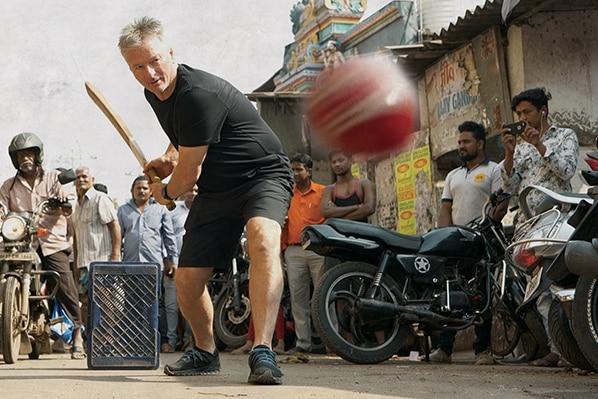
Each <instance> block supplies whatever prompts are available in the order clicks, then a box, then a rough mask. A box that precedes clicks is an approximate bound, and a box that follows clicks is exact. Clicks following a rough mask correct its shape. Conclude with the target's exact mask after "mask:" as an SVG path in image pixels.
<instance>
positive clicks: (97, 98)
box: [85, 82, 176, 211]
mask: <svg viewBox="0 0 598 399" xmlns="http://www.w3.org/2000/svg"><path fill="white" fill-rule="evenodd" d="M85 89H86V90H87V94H88V95H89V97H90V98H91V99H92V101H93V102H94V103H95V104H96V105H97V106H98V108H100V110H101V111H102V112H103V113H104V115H106V117H107V118H108V120H109V121H110V122H111V123H112V125H113V126H114V127H115V128H116V130H117V131H118V133H120V136H121V137H122V138H123V140H124V141H125V143H127V145H128V146H129V148H130V149H131V152H133V155H135V158H137V161H138V162H139V164H140V165H141V167H142V168H145V165H147V159H145V155H143V152H142V151H141V148H139V145H138V144H137V142H136V141H135V138H134V137H133V134H132V133H131V131H130V130H129V128H127V125H125V122H124V121H123V120H122V118H121V117H120V116H119V115H118V114H117V113H116V112H114V110H113V109H112V107H110V105H109V104H108V101H107V100H106V98H105V97H104V95H103V94H102V93H101V92H100V91H99V90H98V89H97V88H95V87H94V86H93V85H92V84H91V83H89V82H85ZM147 175H148V176H149V177H150V179H152V182H154V183H161V182H162V179H160V177H159V176H158V175H157V174H156V171H155V170H153V169H150V170H148V171H147ZM166 208H168V210H170V211H171V210H173V209H174V208H176V204H175V203H174V201H170V202H169V203H168V204H167V205H166Z"/></svg>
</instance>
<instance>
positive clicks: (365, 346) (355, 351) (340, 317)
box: [312, 262, 409, 364]
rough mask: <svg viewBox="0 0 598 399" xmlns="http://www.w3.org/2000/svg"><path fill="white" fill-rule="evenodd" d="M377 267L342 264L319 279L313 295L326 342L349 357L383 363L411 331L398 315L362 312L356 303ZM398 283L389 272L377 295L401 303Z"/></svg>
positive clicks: (316, 318) (318, 326) (316, 321)
mask: <svg viewBox="0 0 598 399" xmlns="http://www.w3.org/2000/svg"><path fill="white" fill-rule="evenodd" d="M375 273H376V268H375V267H374V266H372V265H368V264H365V263H357V262H348V263H342V264H339V265H337V266H335V267H333V268H331V269H330V270H328V271H327V272H326V273H325V274H324V275H323V276H322V277H321V278H320V280H319V282H318V286H317V287H316V289H315V291H314V296H313V298H312V318H313V321H314V325H315V326H316V330H317V331H318V334H319V335H320V337H321V338H322V340H323V341H324V343H325V344H326V345H327V346H328V347H329V348H330V349H332V350H333V351H334V352H335V353H336V354H337V355H339V356H340V357H342V358H343V359H345V360H348V361H350V362H353V363H359V364H373V363H379V362H382V361H384V360H387V359H389V358H390V357H391V356H393V355H394V354H396V353H397V352H398V350H399V349H400V348H401V346H402V345H403V343H404V341H405V340H406V338H407V335H408V333H409V325H408V324H406V323H404V322H402V320H401V319H400V318H399V317H398V316H388V315H384V316H383V315H377V314H376V313H375V312H370V314H367V315H364V314H358V313H357V312H355V310H354V307H353V304H354V302H355V299H356V298H358V297H362V296H363V295H364V293H365V292H366V291H367V289H368V288H369V287H370V285H371V284H372V281H373V276H374V274H375ZM396 290H397V284H396V283H395V282H394V281H393V280H392V279H391V278H390V277H389V276H385V278H384V279H383V281H382V284H381V290H380V293H379V294H378V295H377V297H376V299H377V300H381V301H384V302H387V303H392V304H399V298H398V295H397V294H396Z"/></svg>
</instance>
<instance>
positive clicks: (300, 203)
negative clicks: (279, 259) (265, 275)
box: [282, 154, 325, 354]
mask: <svg viewBox="0 0 598 399" xmlns="http://www.w3.org/2000/svg"><path fill="white" fill-rule="evenodd" d="M312 168H313V161H312V159H311V157H310V156H308V155H306V154H297V155H295V156H294V157H293V158H291V170H292V171H293V179H294V180H295V188H294V190H293V198H292V199H291V205H290V207H289V212H288V218H287V222H286V224H285V226H284V228H283V231H282V248H283V251H284V260H285V262H286V271H287V281H288V284H289V292H290V294H291V309H292V312H293V320H294V322H295V336H296V339H297V340H296V343H295V348H293V349H291V350H289V352H290V353H291V354H293V353H295V352H304V353H308V352H310V351H311V344H312V342H311V338H312V328H311V311H310V309H311V308H310V301H311V292H312V289H311V287H312V283H313V284H316V283H317V282H318V276H319V273H320V269H321V268H322V266H323V265H324V259H325V258H324V257H323V256H321V255H318V254H316V253H315V252H313V251H306V250H304V249H303V248H302V247H301V229H302V228H303V227H305V226H308V225H312V224H321V223H323V222H324V220H325V219H324V217H323V216H322V212H321V210H320V204H321V203H322V192H323V191H324V186H323V185H321V184H318V183H315V182H314V181H312V178H311V171H312Z"/></svg>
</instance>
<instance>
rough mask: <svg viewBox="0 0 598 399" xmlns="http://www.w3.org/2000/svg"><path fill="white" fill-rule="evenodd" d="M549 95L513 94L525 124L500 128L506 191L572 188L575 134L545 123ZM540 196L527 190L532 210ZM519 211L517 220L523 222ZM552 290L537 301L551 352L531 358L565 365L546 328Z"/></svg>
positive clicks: (536, 92)
mask: <svg viewBox="0 0 598 399" xmlns="http://www.w3.org/2000/svg"><path fill="white" fill-rule="evenodd" d="M551 98H552V96H551V95H550V93H548V92H547V91H546V90H545V89H544V88H535V89H529V90H525V91H522V92H521V93H519V94H517V95H516V96H515V97H513V100H512V101H511V109H512V110H513V111H514V112H515V113H516V114H517V117H518V118H519V120H520V121H525V122H526V127H525V129H524V131H523V133H521V134H520V135H515V134H513V133H512V132H511V131H510V130H509V129H503V130H502V131H501V139H502V143H503V145H504V147H505V159H504V160H503V161H502V162H501V164H500V166H501V171H502V178H503V187H504V189H505V191H510V192H517V193H521V191H522V190H523V189H524V188H526V187H527V186H529V185H530V184H535V185H538V186H543V187H546V188H548V189H550V190H553V191H556V192H566V191H571V178H572V177H573V176H574V175H575V170H576V168H577V159H578V157H579V142H578V140H577V134H576V133H575V132H574V131H573V130H571V129H568V128H563V127H557V126H555V125H551V124H550V123H549V122H548V101H549V100H550V99H551ZM542 198H543V194H542V193H541V192H539V191H537V190H534V191H532V192H530V193H529V195H528V196H527V202H528V205H529V208H530V211H531V212H534V211H535V209H536V207H537V206H538V204H539V203H540V201H541V200H542ZM523 217H524V216H523V215H522V214H518V215H517V219H516V221H522V220H523ZM551 302H552V293H551V292H549V291H546V292H545V293H544V294H543V295H542V296H541V297H540V298H539V299H538V302H537V303H536V305H537V307H538V311H539V312H540V314H541V315H542V319H543V321H544V327H545V329H546V334H547V336H548V341H549V345H550V353H549V354H548V355H546V356H545V357H543V358H541V359H536V360H534V361H533V362H532V363H531V364H532V365H534V366H549V367H555V366H557V365H559V364H561V365H562V364H564V362H562V361H561V359H560V354H559V352H558V350H557V349H556V347H555V346H554V343H553V342H552V339H551V337H550V333H549V331H548V311H549V308H550V303H551Z"/></svg>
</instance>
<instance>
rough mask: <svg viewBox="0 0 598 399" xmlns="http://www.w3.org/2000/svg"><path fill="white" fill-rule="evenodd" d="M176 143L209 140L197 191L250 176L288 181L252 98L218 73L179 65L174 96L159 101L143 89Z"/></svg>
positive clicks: (224, 187) (284, 161)
mask: <svg viewBox="0 0 598 399" xmlns="http://www.w3.org/2000/svg"><path fill="white" fill-rule="evenodd" d="M145 97H146V99H147V101H148V102H149V103H150V105H151V106H152V108H153V109H154V112H155V113H156V116H157V117H158V120H159V121H160V124H161V125H162V128H163V129H164V131H165V132H166V135H167V136H168V138H169V139H170V142H171V143H172V144H173V145H174V147H175V148H177V149H178V148H179V145H181V146H183V147H197V146H202V145H209V148H208V153H207V155H206V158H205V160H204V163H203V165H202V172H201V175H200V177H199V180H198V181H197V186H198V190H199V193H221V192H225V191H228V190H230V189H232V188H236V187H238V186H239V185H242V184H244V183H247V182H248V181H249V180H250V179H254V178H266V179H281V180H283V181H285V182H289V183H288V184H291V185H292V184H293V183H292V173H291V169H290V163H289V159H288V157H287V156H286V155H285V154H284V152H283V150H282V145H281V143H280V140H279V139H278V137H277V136H276V134H275V133H274V132H273V131H272V129H270V127H269V126H268V125H267V124H266V122H265V121H264V120H263V119H262V118H261V116H260V115H259V114H258V112H257V110H256V109H255V107H254V106H253V105H252V104H251V102H250V101H249V100H248V99H247V98H246V97H245V96H244V95H243V94H242V93H241V92H240V91H239V90H237V89H236V88H235V87H234V86H232V85H231V84H230V83H228V82H227V81H225V80H224V79H221V78H219V77H217V76H214V75H211V74H209V73H207V72H204V71H201V70H198V69H193V68H191V67H189V66H187V65H183V64H181V65H179V67H178V70H177V80H176V87H175V90H174V92H173V93H172V95H171V96H170V97H169V98H168V99H166V100H165V101H160V100H159V99H158V98H157V97H156V96H155V95H154V94H153V93H151V92H149V91H148V90H145Z"/></svg>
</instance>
